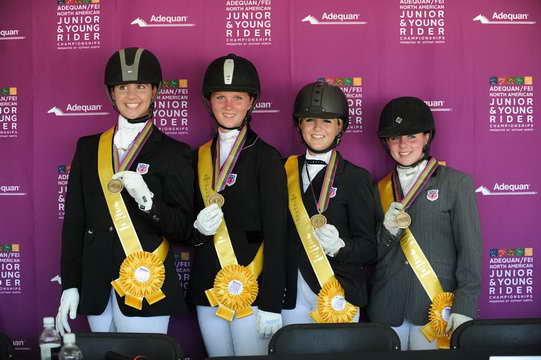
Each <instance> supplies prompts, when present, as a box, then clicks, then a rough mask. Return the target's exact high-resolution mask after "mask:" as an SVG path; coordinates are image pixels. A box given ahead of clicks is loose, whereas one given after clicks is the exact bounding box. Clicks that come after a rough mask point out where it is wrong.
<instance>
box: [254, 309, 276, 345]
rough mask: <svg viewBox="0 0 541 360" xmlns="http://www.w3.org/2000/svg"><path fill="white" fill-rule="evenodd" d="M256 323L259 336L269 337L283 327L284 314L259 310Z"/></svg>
mask: <svg viewBox="0 0 541 360" xmlns="http://www.w3.org/2000/svg"><path fill="white" fill-rule="evenodd" d="M255 323H256V328H257V333H258V334H259V336H261V337H266V338H268V337H271V336H272V335H273V334H274V333H275V332H277V331H278V329H280V328H281V327H282V314H280V313H273V312H268V311H263V310H257V314H256V318H255Z"/></svg>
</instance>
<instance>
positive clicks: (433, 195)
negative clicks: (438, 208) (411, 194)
mask: <svg viewBox="0 0 541 360" xmlns="http://www.w3.org/2000/svg"><path fill="white" fill-rule="evenodd" d="M439 192H440V191H439V190H438V189H431V190H428V191H427V192H426V198H427V199H428V200H429V201H436V200H438V197H439V196H440V194H439Z"/></svg>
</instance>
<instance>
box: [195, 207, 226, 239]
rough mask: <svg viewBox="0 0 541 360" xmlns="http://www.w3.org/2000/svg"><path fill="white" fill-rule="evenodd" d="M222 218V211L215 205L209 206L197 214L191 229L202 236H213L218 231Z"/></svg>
mask: <svg viewBox="0 0 541 360" xmlns="http://www.w3.org/2000/svg"><path fill="white" fill-rule="evenodd" d="M223 218H224V213H223V212H222V209H220V207H219V206H218V205H216V204H210V205H209V206H207V207H206V208H204V209H203V210H201V211H200V212H199V214H198V215H197V219H195V222H194V223H193V227H194V228H196V229H197V230H199V232H200V233H201V234H203V235H206V236H210V235H214V234H216V231H218V227H219V226H220V223H221V222H222V219H223Z"/></svg>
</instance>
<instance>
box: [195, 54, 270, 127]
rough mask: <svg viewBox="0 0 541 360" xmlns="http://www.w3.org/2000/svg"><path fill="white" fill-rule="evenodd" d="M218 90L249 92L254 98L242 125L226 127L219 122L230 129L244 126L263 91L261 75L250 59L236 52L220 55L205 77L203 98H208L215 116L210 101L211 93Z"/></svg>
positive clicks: (207, 100) (209, 67)
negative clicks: (260, 80)
mask: <svg viewBox="0 0 541 360" xmlns="http://www.w3.org/2000/svg"><path fill="white" fill-rule="evenodd" d="M216 91H239V92H247V93H248V94H250V96H251V97H252V98H253V102H252V107H251V108H250V109H249V110H248V111H247V112H246V116H245V118H244V120H243V122H242V124H241V126H239V127H236V128H226V127H224V126H222V125H220V124H219V123H218V126H220V127H222V128H224V129H228V130H233V129H240V128H242V127H243V126H244V125H245V124H246V123H248V122H249V121H250V119H251V115H252V111H253V109H254V107H255V104H256V101H257V99H258V98H259V95H260V93H261V85H260V82H259V75H258V74H257V69H256V68H255V66H254V64H252V63H251V62H250V61H249V60H248V59H245V58H243V57H241V56H237V55H235V54H229V55H227V56H222V57H219V58H217V59H215V60H214V61H213V62H211V63H210V65H209V66H208V67H207V71H206V72H205V77H204V79H203V98H204V99H205V100H206V103H207V107H208V109H209V112H210V114H211V116H212V117H213V118H214V114H213V113H212V111H211V109H210V106H209V104H208V102H209V101H210V95H211V94H212V93H213V92H216Z"/></svg>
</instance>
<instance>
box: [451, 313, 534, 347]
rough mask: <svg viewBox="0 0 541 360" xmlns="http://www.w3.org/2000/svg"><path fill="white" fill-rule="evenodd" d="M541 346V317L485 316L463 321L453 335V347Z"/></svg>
mask: <svg viewBox="0 0 541 360" xmlns="http://www.w3.org/2000/svg"><path fill="white" fill-rule="evenodd" d="M516 347H522V348H528V347H529V348H541V318H536V319H484V320H472V321H468V322H466V323H464V324H462V325H460V326H459V327H458V328H457V329H456V330H455V331H454V332H453V335H452V336H451V348H452V349H470V350H476V349H478V350H483V349H493V350H497V349H512V348H516Z"/></svg>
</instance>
